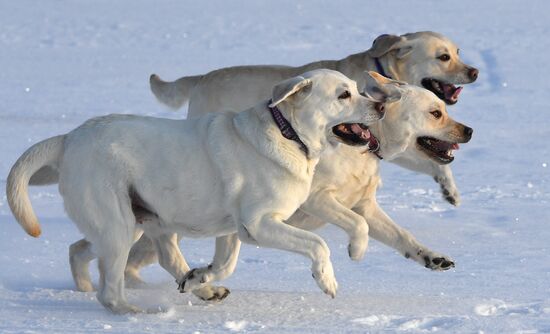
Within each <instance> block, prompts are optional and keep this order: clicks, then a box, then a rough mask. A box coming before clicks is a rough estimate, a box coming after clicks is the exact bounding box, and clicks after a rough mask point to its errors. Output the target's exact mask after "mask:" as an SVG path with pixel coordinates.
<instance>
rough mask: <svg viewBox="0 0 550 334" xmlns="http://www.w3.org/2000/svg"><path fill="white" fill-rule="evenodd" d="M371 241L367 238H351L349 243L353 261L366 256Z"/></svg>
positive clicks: (349, 251) (349, 252)
mask: <svg viewBox="0 0 550 334" xmlns="http://www.w3.org/2000/svg"><path fill="white" fill-rule="evenodd" d="M368 245H369V243H368V242H366V241H365V240H351V241H350V244H349V245H348V254H349V257H350V258H351V259H352V260H353V261H359V260H361V259H362V258H363V257H364V256H365V252H366V251H367V248H368Z"/></svg>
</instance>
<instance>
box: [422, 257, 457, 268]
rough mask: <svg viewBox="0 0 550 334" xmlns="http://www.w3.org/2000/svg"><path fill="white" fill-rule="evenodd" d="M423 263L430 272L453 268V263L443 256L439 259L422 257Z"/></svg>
mask: <svg viewBox="0 0 550 334" xmlns="http://www.w3.org/2000/svg"><path fill="white" fill-rule="evenodd" d="M424 263H425V264H426V268H429V269H431V270H436V271H444V270H449V269H451V268H454V267H455V263H454V262H453V261H452V260H451V259H449V258H446V257H443V256H440V257H430V256H424Z"/></svg>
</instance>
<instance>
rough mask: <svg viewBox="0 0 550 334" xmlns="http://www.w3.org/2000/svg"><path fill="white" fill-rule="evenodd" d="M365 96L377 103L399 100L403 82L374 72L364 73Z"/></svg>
mask: <svg viewBox="0 0 550 334" xmlns="http://www.w3.org/2000/svg"><path fill="white" fill-rule="evenodd" d="M365 74H366V77H367V78H366V79H367V80H366V84H365V89H364V91H365V94H367V96H370V97H371V98H372V99H374V100H376V101H378V102H384V103H386V102H395V101H399V100H400V99H401V88H400V86H403V85H406V83H405V82H403V81H397V80H392V79H389V78H386V77H385V76H383V75H381V74H379V73H377V72H374V71H369V72H366V73H365Z"/></svg>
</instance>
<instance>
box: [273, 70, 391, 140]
mask: <svg viewBox="0 0 550 334" xmlns="http://www.w3.org/2000/svg"><path fill="white" fill-rule="evenodd" d="M274 106H277V107H278V108H279V109H280V110H281V111H282V112H283V113H284V115H285V116H286V117H287V118H288V120H289V121H290V123H291V124H292V126H293V127H294V129H295V131H296V132H297V133H298V135H299V136H300V138H301V139H302V140H303V141H304V142H305V143H306V145H307V146H308V148H309V149H310V150H311V149H312V147H311V146H312V145H313V149H314V150H315V149H317V150H318V151H319V150H320V145H324V144H325V143H326V141H327V140H328V139H332V138H334V139H336V140H338V141H339V142H342V143H344V144H347V145H367V146H368V147H369V148H370V147H371V146H374V145H378V144H377V143H375V142H373V141H372V139H371V135H370V131H369V129H368V125H369V124H372V123H373V122H376V121H378V120H380V119H382V118H383V117H384V110H383V104H382V103H380V102H378V101H374V100H373V99H369V98H367V97H365V96H363V95H361V94H360V93H359V91H358V89H357V83H356V82H355V81H353V80H351V79H349V78H348V77H346V76H345V75H343V74H342V73H340V72H336V71H332V70H326V69H321V70H314V71H310V72H306V73H304V74H302V75H300V76H297V77H294V78H290V79H287V80H285V81H283V82H281V83H279V84H277V85H276V86H275V87H274V88H273V94H272V103H271V104H270V107H274ZM315 146H317V147H315Z"/></svg>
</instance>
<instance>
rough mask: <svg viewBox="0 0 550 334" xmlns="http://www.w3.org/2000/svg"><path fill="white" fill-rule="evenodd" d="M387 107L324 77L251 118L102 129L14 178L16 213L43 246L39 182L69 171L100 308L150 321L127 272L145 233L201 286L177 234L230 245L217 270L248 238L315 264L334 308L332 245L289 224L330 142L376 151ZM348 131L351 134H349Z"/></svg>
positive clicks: (257, 109) (167, 262)
mask: <svg viewBox="0 0 550 334" xmlns="http://www.w3.org/2000/svg"><path fill="white" fill-rule="evenodd" d="M376 105H377V104H376V103H375V102H374V101H373V100H372V99H369V98H367V97H364V96H362V95H360V94H359V92H358V90H357V85H356V82H354V81H352V80H350V79H349V78H347V77H346V76H344V75H343V74H341V73H339V72H336V71H331V70H315V71H310V72H307V73H305V74H303V75H300V76H296V77H293V78H290V79H287V80H284V81H282V82H280V83H279V84H277V85H275V87H274V88H273V92H272V98H271V100H270V101H263V102H261V103H260V104H257V105H256V106H254V107H252V108H249V109H247V110H245V111H242V112H240V113H234V112H221V113H212V114H208V115H204V116H202V117H199V118H196V119H192V120H168V119H159V118H152V117H140V116H134V115H109V116H104V117H97V118H93V119H90V120H88V121H86V122H85V123H84V124H82V125H81V126H80V127H78V128H76V129H75V130H73V131H71V132H69V133H68V134H66V135H61V136H57V137H53V138H50V139H47V140H45V141H42V142H40V143H38V144H36V145H34V146H32V147H31V148H30V149H28V150H27V151H26V152H25V153H24V154H23V155H22V156H21V157H20V158H19V160H18V161H17V162H16V163H15V165H14V166H13V167H12V169H11V171H10V174H9V176H8V181H7V188H6V193H7V197H8V203H9V205H10V208H11V210H12V212H13V213H14V216H15V217H16V219H17V221H18V222H19V223H20V225H21V226H22V227H23V228H24V229H25V231H26V232H27V233H28V234H30V235H32V236H38V235H40V232H41V230H40V225H39V223H38V220H37V218H36V216H35V214H34V211H33V209H32V206H31V204H30V200H29V196H28V192H27V187H28V183H29V180H30V178H31V177H32V175H33V174H34V173H35V172H37V171H39V170H40V169H41V168H43V167H44V166H49V167H50V168H53V169H55V170H57V171H58V174H59V190H60V192H61V195H62V196H63V200H64V204H65V209H66V211H67V214H68V215H69V217H71V219H72V220H73V221H74V222H75V223H76V225H77V226H78V228H79V229H80V231H82V233H84V235H85V236H86V240H88V241H89V242H91V244H92V245H93V249H95V251H96V253H97V256H98V264H99V270H100V284H99V290H98V293H97V298H98V300H99V302H101V304H103V305H104V306H105V307H106V308H108V309H110V310H111V311H113V312H115V313H127V312H139V311H140V309H139V308H137V307H136V306H133V305H131V304H129V303H128V302H127V301H126V298H125V292H124V268H125V267H126V262H127V259H128V253H129V251H130V248H131V246H132V244H133V243H134V240H135V237H136V236H139V235H140V233H142V232H144V233H145V234H146V235H147V236H148V237H149V238H150V239H152V240H153V244H154V245H155V247H156V251H157V253H158V254H159V258H160V263H161V265H163V266H164V267H165V268H166V269H167V270H168V271H169V272H170V273H171V274H172V275H173V276H174V277H176V278H178V279H180V280H181V279H182V277H187V278H186V279H188V280H191V277H189V276H184V275H185V274H186V272H185V271H184V270H183V268H184V267H183V266H182V265H181V263H180V262H181V260H180V258H181V253H180V252H179V249H178V247H177V245H175V246H176V247H173V246H174V245H173V243H171V242H170V239H173V234H174V233H178V234H181V235H186V236H191V237H218V239H219V240H223V241H224V242H223V243H222V242H220V245H221V246H220V247H218V249H217V250H216V257H215V258H214V262H213V264H212V266H211V267H209V268H210V269H212V270H213V271H219V268H220V265H221V266H223V264H220V262H223V261H226V260H227V259H228V257H224V256H222V255H219V254H218V253H221V254H223V255H225V254H230V253H231V252H229V251H231V250H233V249H234V247H230V246H231V245H234V244H235V243H238V242H239V239H240V240H242V241H244V242H250V243H253V244H256V245H260V246H263V247H272V248H278V249H283V250H287V251H291V252H296V253H298V254H302V255H304V256H307V257H308V258H310V259H311V261H312V274H313V277H314V279H315V280H316V282H317V284H318V285H319V287H320V288H321V290H322V291H324V292H325V293H327V294H328V295H330V296H333V297H334V295H335V294H336V289H337V283H336V279H335V277H334V272H333V269H332V264H331V261H330V257H329V255H330V251H329V249H328V247H327V245H326V243H325V242H324V240H323V239H321V238H320V237H319V236H317V235H316V234H314V233H311V232H308V231H305V230H302V229H298V228H295V227H292V226H290V225H287V224H284V223H283V221H285V220H287V219H288V218H289V217H290V216H291V215H292V214H293V213H294V212H295V211H296V210H297V209H298V207H299V206H300V205H301V204H302V203H303V202H304V201H305V200H306V199H307V196H308V195H309V190H310V187H311V182H312V179H313V174H314V170H315V167H316V165H317V163H318V161H319V158H320V156H321V155H322V153H323V152H324V151H325V149H326V148H327V147H329V146H330V145H329V139H331V138H333V139H336V140H338V141H339V142H342V143H344V144H349V145H363V146H364V145H367V144H369V143H370V141H369V133H368V130H367V126H366V125H365V124H363V123H367V124H371V123H373V122H375V121H377V120H379V119H380V118H382V117H383V112H381V111H380V110H377V108H376ZM342 126H344V127H346V128H349V129H350V133H346V134H345V135H343V134H342V132H341V131H339V129H340V128H341V127H342ZM149 216H150V217H154V218H155V219H146V217H149ZM237 235H238V238H237ZM222 246H223V247H222ZM184 284H185V281H180V285H184ZM198 284H200V281H199V282H198ZM187 286H192V285H191V284H188V285H187Z"/></svg>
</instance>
